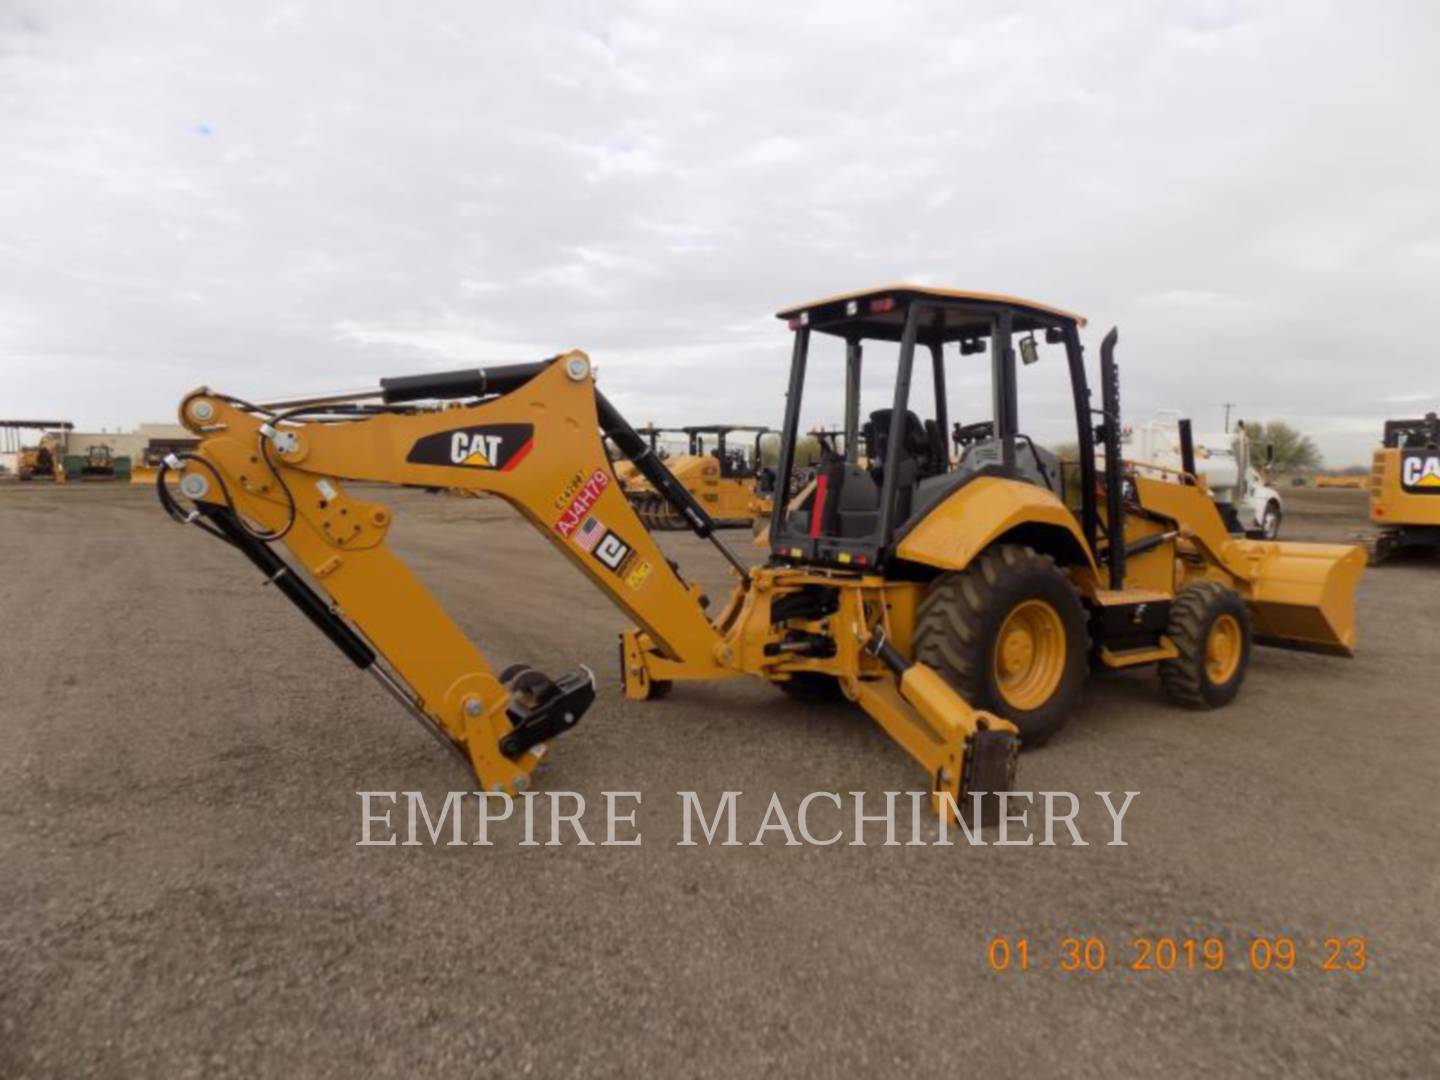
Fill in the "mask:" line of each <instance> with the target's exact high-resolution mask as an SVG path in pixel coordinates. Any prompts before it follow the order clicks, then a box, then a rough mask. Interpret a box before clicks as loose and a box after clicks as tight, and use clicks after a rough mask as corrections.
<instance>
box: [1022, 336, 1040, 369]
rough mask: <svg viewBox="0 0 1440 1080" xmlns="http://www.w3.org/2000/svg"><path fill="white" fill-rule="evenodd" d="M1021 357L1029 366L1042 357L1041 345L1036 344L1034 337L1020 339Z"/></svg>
mask: <svg viewBox="0 0 1440 1080" xmlns="http://www.w3.org/2000/svg"><path fill="white" fill-rule="evenodd" d="M1020 359H1021V360H1023V361H1024V362H1025V366H1026V367H1029V366H1030V365H1031V364H1033V363H1035V362H1036V361H1038V360H1039V359H1040V346H1038V345H1036V344H1035V339H1034V338H1033V337H1027V338H1021V339H1020Z"/></svg>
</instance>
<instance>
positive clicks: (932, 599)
mask: <svg viewBox="0 0 1440 1080" xmlns="http://www.w3.org/2000/svg"><path fill="white" fill-rule="evenodd" d="M1089 652H1090V635H1089V632H1088V630H1087V629H1086V617H1085V606H1084V605H1083V604H1082V603H1081V602H1080V594H1079V593H1078V592H1077V591H1076V590H1075V586H1074V585H1072V584H1071V583H1070V579H1069V578H1068V577H1066V576H1065V574H1064V573H1063V572H1062V571H1061V570H1060V568H1059V567H1057V566H1056V565H1055V560H1053V559H1052V558H1050V556H1048V555H1041V554H1039V553H1038V552H1036V551H1034V550H1033V549H1031V548H1028V547H1025V546H1023V545H1020V544H996V545H995V546H994V547H991V548H989V549H988V550H986V551H985V552H984V553H983V554H981V556H980V557H979V558H978V559H976V560H975V561H974V562H973V563H971V564H970V566H968V567H967V568H966V569H964V570H962V571H960V572H958V573H949V574H942V575H941V576H940V577H938V578H936V579H935V581H934V582H932V583H931V585H930V587H929V589H928V590H927V591H926V593H925V598H924V599H923V600H921V602H920V607H919V611H918V613H917V617H916V622H915V658H916V659H917V660H919V661H921V662H922V663H925V664H927V665H929V666H930V667H932V668H934V669H935V670H936V671H937V672H939V673H940V675H941V676H943V677H944V679H945V680H946V681H947V682H948V683H950V685H951V686H953V687H954V688H955V689H956V690H957V691H958V692H959V693H960V695H961V696H962V697H964V698H965V700H966V701H968V702H969V703H970V704H971V705H973V706H974V707H976V708H977V709H987V710H989V711H990V712H993V713H995V714H996V715H998V716H1003V717H1004V718H1005V719H1007V720H1009V721H1011V722H1012V723H1013V724H1015V726H1016V727H1018V728H1019V729H1020V738H1021V741H1022V742H1023V743H1024V745H1026V746H1037V745H1039V744H1040V743H1043V742H1044V741H1045V740H1046V739H1049V738H1050V737H1051V736H1052V735H1054V734H1055V733H1056V732H1057V731H1059V730H1060V729H1061V728H1062V727H1064V726H1065V721H1066V720H1068V719H1069V718H1070V714H1071V713H1072V712H1073V711H1074V710H1075V707H1076V706H1077V705H1078V704H1079V702H1080V694H1081V691H1082V690H1083V689H1084V686H1085V676H1086V670H1087V656H1088V655H1089Z"/></svg>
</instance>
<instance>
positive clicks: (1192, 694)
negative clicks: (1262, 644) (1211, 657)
mask: <svg viewBox="0 0 1440 1080" xmlns="http://www.w3.org/2000/svg"><path fill="white" fill-rule="evenodd" d="M1232 596H1234V597H1235V598H1236V599H1239V596H1238V594H1237V593H1236V592H1235V591H1234V590H1233V589H1229V588H1226V587H1225V586H1224V585H1222V584H1220V582H1218V581H1195V582H1192V583H1191V584H1189V585H1186V586H1185V587H1184V588H1183V589H1181V590H1180V593H1179V595H1178V596H1176V597H1175V601H1174V603H1172V604H1171V605H1170V625H1169V627H1168V628H1167V629H1166V631H1165V634H1166V636H1167V637H1168V638H1169V639H1170V640H1171V641H1172V642H1173V643H1174V645H1175V647H1176V648H1177V649H1178V650H1180V655H1179V656H1178V657H1177V658H1176V659H1174V660H1162V661H1161V663H1160V686H1161V688H1162V689H1163V690H1164V691H1165V696H1166V697H1168V698H1169V699H1170V700H1171V701H1173V702H1175V703H1176V704H1177V705H1184V706H1186V707H1187V708H1191V709H1209V708H1212V707H1213V704H1214V703H1213V702H1211V701H1210V700H1209V699H1208V698H1207V697H1206V696H1205V686H1206V678H1205V644H1206V639H1207V638H1208V636H1209V631H1210V624H1211V622H1212V621H1213V617H1214V614H1215V609H1216V608H1217V607H1220V606H1221V605H1226V606H1227V607H1228V606H1232V605H1228V604H1227V600H1228V598H1229V597H1232ZM1233 606H1234V607H1235V610H1233V611H1231V612H1230V614H1232V615H1234V616H1235V617H1236V618H1237V619H1239V620H1240V624H1241V630H1242V631H1243V632H1244V635H1245V640H1246V641H1247V642H1248V641H1249V640H1250V636H1251V628H1250V609H1249V608H1248V607H1246V605H1245V603H1244V601H1243V600H1242V601H1241V602H1240V603H1239V604H1238V605H1233ZM1244 671H1245V668H1244V665H1243V664H1242V666H1241V668H1240V669H1239V672H1238V674H1240V675H1242V676H1243V675H1244Z"/></svg>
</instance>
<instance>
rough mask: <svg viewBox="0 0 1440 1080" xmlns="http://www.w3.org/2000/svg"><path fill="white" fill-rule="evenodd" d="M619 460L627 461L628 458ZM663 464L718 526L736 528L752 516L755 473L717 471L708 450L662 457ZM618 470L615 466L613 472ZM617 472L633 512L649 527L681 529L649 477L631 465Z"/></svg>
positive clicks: (682, 521) (718, 469)
mask: <svg viewBox="0 0 1440 1080" xmlns="http://www.w3.org/2000/svg"><path fill="white" fill-rule="evenodd" d="M621 464H624V465H629V462H623V463H621ZM665 466H666V468H668V469H669V470H670V472H671V473H672V474H673V475H674V477H675V479H676V480H679V481H680V483H681V484H682V485H684V487H685V490H686V491H688V492H690V494H691V495H693V496H694V497H695V498H696V500H697V501H698V502H699V503H700V505H701V506H703V507H705V509H706V510H707V511H709V513H710V516H711V517H712V518H714V519H715V523H716V524H717V525H720V526H721V527H729V528H736V527H739V526H742V525H749V524H750V523H751V521H752V520H754V513H755V507H754V505H753V504H754V500H755V477H754V476H748V477H744V478H739V477H727V476H722V475H721V468H720V461H719V459H718V458H716V457H714V456H713V455H711V454H676V455H672V456H670V457H669V458H666V460H665ZM619 472H620V470H619V469H618V468H617V474H618V473H619ZM624 473H625V475H622V476H619V479H620V480H621V483H622V486H623V488H624V491H625V494H626V495H627V496H628V497H629V499H630V501H631V502H632V503H634V504H635V508H636V512H637V513H639V515H640V517H641V519H642V520H643V521H644V522H645V524H646V526H647V527H649V528H652V529H682V528H684V527H685V522H684V520H683V519H682V518H680V517H679V516H678V515H676V514H674V513H673V512H671V510H670V507H669V506H668V505H666V504H665V503H664V501H663V500H662V499H661V498H660V496H659V494H658V493H657V492H656V491H655V488H654V487H653V486H652V485H651V483H650V481H648V480H647V479H645V477H644V476H643V475H641V474H640V473H639V472H637V471H636V470H635V468H634V466H633V465H630V467H629V468H627V469H625V470H624Z"/></svg>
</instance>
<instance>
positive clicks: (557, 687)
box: [500, 664, 595, 761]
mask: <svg viewBox="0 0 1440 1080" xmlns="http://www.w3.org/2000/svg"><path fill="white" fill-rule="evenodd" d="M500 682H501V683H502V684H504V685H505V687H506V688H507V689H508V690H509V691H510V705H509V706H508V707H507V708H506V710H505V715H506V717H507V718H508V719H509V720H510V723H512V724H514V725H515V729H514V730H513V731H511V732H510V733H509V734H508V735H506V736H504V737H503V738H502V739H501V740H500V752H501V753H502V754H504V755H505V756H506V757H507V758H510V760H512V761H514V760H517V759H518V758H520V756H521V755H523V754H524V753H525V751H527V750H529V749H530V748H531V747H534V746H538V745H539V744H540V743H543V742H547V741H548V740H550V739H553V738H554V737H555V736H556V735H561V734H564V733H565V732H567V731H569V730H570V729H571V728H572V727H574V726H575V725H576V724H578V723H579V722H580V717H582V716H584V715H585V710H586V709H588V708H589V707H590V706H591V705H592V704H593V703H594V701H595V673H594V672H592V671H591V670H590V669H589V668H587V667H584V666H583V665H582V666H581V668H580V670H579V671H572V672H570V673H569V674H568V675H562V676H560V678H559V679H555V680H552V679H550V678H547V677H546V676H544V675H542V674H541V673H540V672H538V671H536V670H534V669H533V668H529V667H526V666H524V665H523V664H516V665H515V666H513V667H509V668H506V669H505V670H504V671H503V672H501V674H500Z"/></svg>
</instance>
